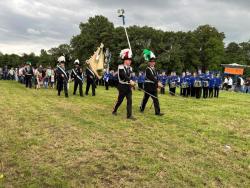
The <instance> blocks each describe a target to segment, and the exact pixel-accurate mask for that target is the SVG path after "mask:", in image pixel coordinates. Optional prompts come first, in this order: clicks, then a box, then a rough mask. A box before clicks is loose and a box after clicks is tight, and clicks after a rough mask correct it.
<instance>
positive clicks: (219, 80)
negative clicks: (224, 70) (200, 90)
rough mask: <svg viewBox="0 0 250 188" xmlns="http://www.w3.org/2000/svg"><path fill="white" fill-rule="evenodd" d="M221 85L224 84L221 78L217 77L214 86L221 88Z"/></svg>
mask: <svg viewBox="0 0 250 188" xmlns="http://www.w3.org/2000/svg"><path fill="white" fill-rule="evenodd" d="M221 84H222V80H221V78H217V77H216V78H215V83H214V86H215V87H220V86H221Z"/></svg>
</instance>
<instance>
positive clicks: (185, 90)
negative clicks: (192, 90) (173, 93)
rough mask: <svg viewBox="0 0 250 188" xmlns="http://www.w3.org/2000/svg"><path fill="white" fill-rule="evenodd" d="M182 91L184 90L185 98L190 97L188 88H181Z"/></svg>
mask: <svg viewBox="0 0 250 188" xmlns="http://www.w3.org/2000/svg"><path fill="white" fill-rule="evenodd" d="M181 90H182V95H183V97H187V96H188V92H187V91H188V88H181Z"/></svg>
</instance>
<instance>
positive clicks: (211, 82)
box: [208, 74, 216, 98]
mask: <svg viewBox="0 0 250 188" xmlns="http://www.w3.org/2000/svg"><path fill="white" fill-rule="evenodd" d="M215 80H216V78H214V75H213V74H211V77H210V79H209V86H208V91H209V98H213V96H214V88H215Z"/></svg>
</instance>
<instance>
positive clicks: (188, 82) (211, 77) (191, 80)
mask: <svg viewBox="0 0 250 188" xmlns="http://www.w3.org/2000/svg"><path fill="white" fill-rule="evenodd" d="M103 79H104V83H105V86H106V89H108V86H109V85H111V84H110V83H114V82H115V80H116V79H115V75H114V74H113V73H109V72H105V74H104V77H103ZM131 80H133V81H134V82H136V83H137V84H138V89H139V90H142V89H143V88H144V82H145V73H144V72H139V74H138V75H136V74H135V73H132V75H131ZM158 80H159V81H160V82H161V83H162V85H163V86H164V87H162V88H160V94H165V93H166V88H168V89H167V93H169V94H170V95H173V96H174V95H177V94H176V88H178V87H179V88H180V95H181V96H183V97H195V98H197V99H199V98H202V97H203V98H205V99H206V98H213V97H215V98H218V97H219V90H220V88H221V86H222V78H221V76H220V74H219V73H216V72H209V71H206V72H205V73H202V71H201V70H198V72H193V73H192V74H191V73H190V72H189V71H186V72H183V73H182V74H181V75H180V76H178V75H177V74H176V72H171V73H170V75H167V73H166V72H165V71H162V72H161V73H160V74H159V75H158Z"/></svg>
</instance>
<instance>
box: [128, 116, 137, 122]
mask: <svg viewBox="0 0 250 188" xmlns="http://www.w3.org/2000/svg"><path fill="white" fill-rule="evenodd" d="M127 119H130V120H132V121H135V120H136V118H135V117H134V116H130V117H127Z"/></svg>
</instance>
